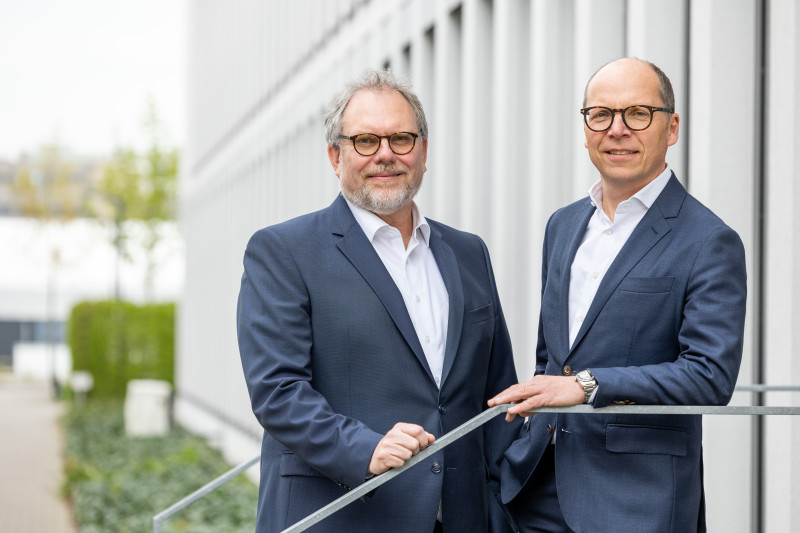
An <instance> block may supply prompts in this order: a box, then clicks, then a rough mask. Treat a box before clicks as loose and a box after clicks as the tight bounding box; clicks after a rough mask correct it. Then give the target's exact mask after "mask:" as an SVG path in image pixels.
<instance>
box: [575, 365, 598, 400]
mask: <svg viewBox="0 0 800 533" xmlns="http://www.w3.org/2000/svg"><path fill="white" fill-rule="evenodd" d="M575 381H577V382H578V383H580V385H581V387H583V403H589V398H591V397H592V393H593V392H594V390H595V389H596V388H597V380H596V379H595V377H594V374H592V371H591V370H589V369H588V368H587V369H586V370H581V371H580V372H578V373H577V374H575Z"/></svg>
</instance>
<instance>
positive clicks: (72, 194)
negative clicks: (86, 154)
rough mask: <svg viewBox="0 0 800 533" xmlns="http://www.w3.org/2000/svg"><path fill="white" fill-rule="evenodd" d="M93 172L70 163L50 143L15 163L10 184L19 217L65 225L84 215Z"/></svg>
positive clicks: (69, 160)
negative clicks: (35, 154) (37, 152)
mask: <svg viewBox="0 0 800 533" xmlns="http://www.w3.org/2000/svg"><path fill="white" fill-rule="evenodd" d="M94 171H95V169H94V168H92V166H91V165H90V166H89V167H86V166H85V165H83V166H81V165H78V164H77V163H76V162H75V161H73V160H71V159H70V158H69V157H68V156H67V155H66V154H65V150H64V148H63V147H61V146H60V145H59V144H58V142H57V141H55V140H54V141H52V142H51V143H48V144H46V145H44V146H42V148H41V150H40V152H39V154H38V156H37V157H34V158H31V159H25V160H22V161H21V162H20V163H19V165H18V168H17V173H16V176H15V179H14V182H13V184H12V193H13V194H14V196H15V199H16V204H17V208H18V209H19V211H20V213H21V214H22V215H23V216H28V217H33V218H36V219H39V220H42V221H47V220H57V221H59V222H62V223H63V222H68V221H69V220H72V219H73V218H75V217H77V216H79V215H81V214H82V213H83V212H84V209H85V207H86V196H87V194H88V190H89V187H90V181H91V177H92V173H93V172H94Z"/></svg>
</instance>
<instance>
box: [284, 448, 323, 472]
mask: <svg viewBox="0 0 800 533" xmlns="http://www.w3.org/2000/svg"><path fill="white" fill-rule="evenodd" d="M280 474H281V476H304V477H325V476H323V475H322V474H321V473H319V472H318V471H316V470H314V469H313V468H311V467H310V466H308V464H306V462H305V461H303V460H302V459H300V458H299V457H297V456H296V455H295V454H293V453H291V452H285V453H284V454H283V455H282V456H281V466H280Z"/></svg>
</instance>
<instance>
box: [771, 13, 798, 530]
mask: <svg viewBox="0 0 800 533" xmlns="http://www.w3.org/2000/svg"><path fill="white" fill-rule="evenodd" d="M768 16H769V18H768V26H767V27H768V28H769V33H768V35H769V43H768V48H767V53H768V63H769V65H770V69H769V71H768V74H767V80H766V81H767V92H766V94H767V116H766V125H767V129H766V132H765V134H766V143H765V146H766V154H765V169H766V191H765V193H766V194H765V209H764V218H765V222H764V224H765V226H766V231H765V236H766V238H765V256H764V262H763V265H764V280H765V285H764V289H765V295H764V319H765V320H764V324H765V331H764V345H765V346H764V348H765V350H764V354H765V378H766V380H765V381H766V383H767V384H769V385H785V384H794V385H797V384H800V363H798V361H797V356H798V354H800V304H798V302H800V282H799V281H798V280H797V274H798V267H797V265H798V264H800V232H798V228H800V207H799V206H800V155H798V154H800V39H798V35H800V8H799V7H798V5H797V2H794V1H792V0H774V1H772V2H770V3H769V12H768ZM766 403H767V404H768V405H798V404H799V403H800V394H798V393H774V392H773V393H769V394H767V395H766ZM764 451H765V453H764V459H765V462H764V466H765V470H764V479H765V489H766V493H765V495H764V524H763V531H769V532H773V531H774V532H776V533H789V532H790V531H800V420H798V417H787V418H783V419H782V417H772V418H767V420H766V421H765V439H764Z"/></svg>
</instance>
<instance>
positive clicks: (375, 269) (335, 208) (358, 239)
mask: <svg viewBox="0 0 800 533" xmlns="http://www.w3.org/2000/svg"><path fill="white" fill-rule="evenodd" d="M331 231H332V233H333V234H334V235H338V236H340V237H341V239H339V240H338V242H337V243H336V246H337V247H338V248H339V250H341V251H342V253H343V254H344V255H345V257H347V259H348V261H350V263H352V265H353V266H354V267H355V269H356V270H358V272H359V274H361V276H362V277H363V278H364V280H366V282H367V283H368V284H369V286H370V287H371V288H372V290H373V291H375V294H376V295H377V296H378V298H379V299H380V301H381V302H382V303H383V305H384V307H385V308H386V311H387V312H388V313H389V316H391V317H392V320H393V321H394V323H395V325H397V329H399V330H400V333H401V334H402V335H403V338H404V339H405V340H406V342H407V343H408V346H409V347H410V348H411V351H413V352H414V355H415V356H416V357H417V359H418V360H419V362H420V364H422V367H423V368H424V369H425V371H426V372H427V373H428V376H430V377H431V379H433V374H432V373H431V370H430V367H428V361H427V359H426V358H425V352H423V350H422V345H421V344H420V343H419V337H417V332H416V330H415V329H414V324H413V323H412V322H411V317H410V316H409V314H408V310H407V309H406V304H405V302H404V301H403V295H402V294H400V290H399V289H398V288H397V285H395V283H394V280H393V279H392V276H391V275H389V272H388V271H387V270H386V267H385V266H384V265H383V262H382V261H381V258H380V257H378V253H377V252H376V251H375V249H374V248H373V247H372V244H371V243H370V242H369V240H368V239H367V236H366V235H365V234H364V231H363V230H362V229H361V226H359V225H358V223H357V222H356V219H355V218H354V217H353V213H352V212H351V211H350V208H349V207H348V205H347V202H345V200H344V198H343V197H342V196H341V195H339V197H338V198H337V199H336V200H335V201H334V203H333V204H332V205H331Z"/></svg>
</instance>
